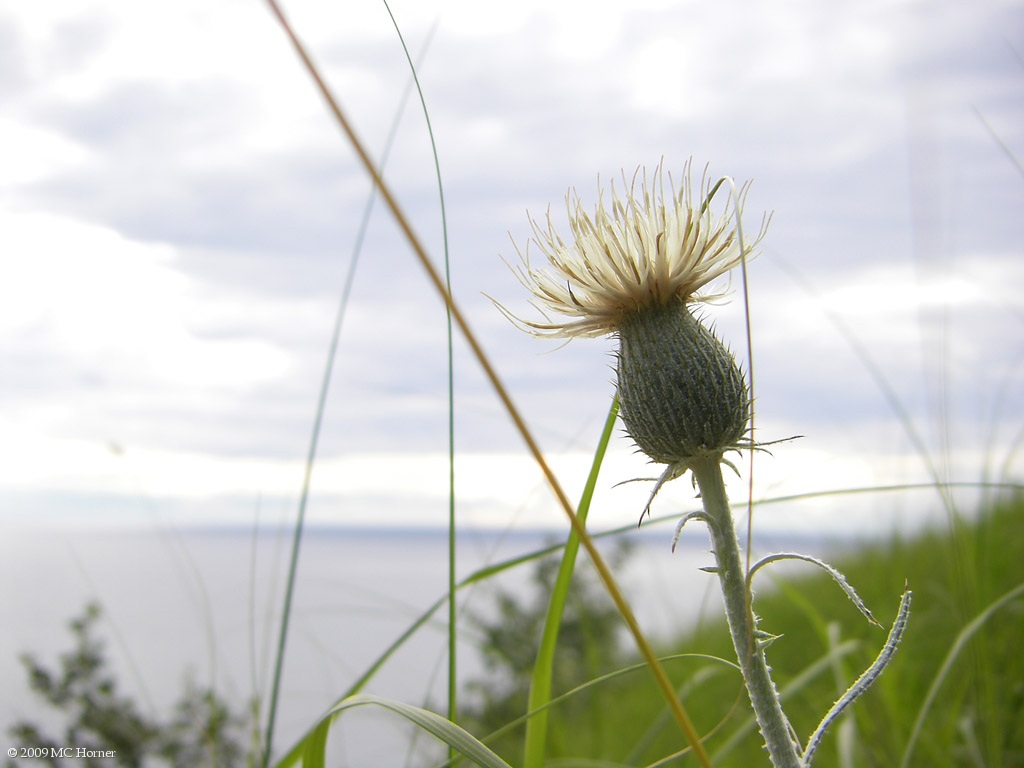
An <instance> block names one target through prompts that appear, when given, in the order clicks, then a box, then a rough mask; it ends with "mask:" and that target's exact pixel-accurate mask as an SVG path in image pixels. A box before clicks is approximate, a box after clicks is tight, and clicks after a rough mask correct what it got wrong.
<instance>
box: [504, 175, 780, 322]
mask: <svg viewBox="0 0 1024 768" xmlns="http://www.w3.org/2000/svg"><path fill="white" fill-rule="evenodd" d="M638 182H639V183H638ZM623 184H624V185H626V186H627V187H628V189H629V195H628V196H627V197H626V199H625V200H623V199H621V198H620V197H619V196H618V194H617V193H616V190H615V186H614V184H612V185H611V206H610V208H609V207H606V206H605V200H604V195H603V193H602V192H600V191H599V193H598V204H597V208H596V210H595V212H594V215H593V216H591V215H590V214H589V213H587V211H586V210H584V207H583V203H582V202H581V201H580V198H579V196H578V195H576V194H575V192H570V193H569V194H568V195H566V208H567V210H568V214H569V229H570V231H571V234H572V238H571V240H570V241H569V242H568V243H567V242H566V241H565V240H563V239H562V237H561V236H560V235H559V234H558V233H557V232H556V231H555V227H554V224H553V223H552V221H551V214H550V211H549V212H548V216H547V227H546V228H542V227H541V226H540V225H539V224H538V223H537V222H535V221H533V220H532V219H531V221H530V224H531V226H532V228H533V235H534V237H533V238H532V239H531V241H530V242H529V243H528V244H527V247H526V250H525V253H523V252H521V251H518V248H517V252H519V255H520V258H521V261H522V264H521V265H520V266H519V268H518V269H517V270H516V274H517V276H518V277H519V280H520V282H522V284H523V285H524V286H525V287H526V288H527V289H528V290H529V291H530V292H531V293H532V294H533V300H532V303H533V304H534V306H535V307H537V309H539V310H540V312H541V313H542V314H543V315H544V317H545V321H543V322H540V321H532V320H524V319H522V318H520V317H518V316H516V315H514V314H513V313H511V312H509V311H508V310H506V309H504V308H502V311H503V312H505V314H506V315H507V316H508V317H509V318H510V319H512V320H513V322H515V323H516V324H517V325H519V326H520V327H521V328H523V329H525V330H527V331H529V332H530V333H533V334H535V335H537V336H548V337H555V338H572V337H574V336H589V337H594V336H603V335H606V334H610V333H614V332H616V331H617V330H618V329H619V328H620V326H621V325H622V323H623V321H624V320H625V319H626V318H628V317H629V316H630V315H632V314H635V313H636V312H639V311H641V310H643V309H644V308H646V307H650V306H663V305H667V304H669V303H672V302H675V301H680V300H681V301H682V302H684V303H690V302H698V301H712V300H714V299H717V298H721V297H722V294H720V293H719V294H714V293H710V294H699V293H698V291H700V290H701V289H702V288H704V286H706V285H707V284H708V283H710V282H711V281H713V280H714V279H715V278H717V277H720V276H722V275H724V274H725V273H727V272H728V271H729V270H731V269H732V268H733V267H735V266H737V265H738V264H739V263H740V262H741V261H742V260H743V259H744V258H747V259H749V258H751V257H752V256H753V255H754V251H755V249H756V248H757V246H758V244H759V243H760V240H761V238H762V236H763V235H764V226H762V228H761V231H760V232H759V233H758V234H757V236H756V237H754V238H752V239H751V240H750V241H749V242H743V243H742V247H741V241H742V238H741V236H740V229H739V226H740V214H741V212H742V211H741V209H742V202H743V198H744V193H745V191H746V187H744V189H743V191H742V192H741V194H740V195H739V197H738V201H739V202H738V203H737V204H736V205H733V206H727V207H726V209H725V211H724V212H721V213H718V214H715V213H713V212H712V210H711V206H710V202H711V197H712V195H713V192H714V190H712V189H711V188H710V187H709V184H708V182H707V177H706V176H705V178H704V179H703V180H702V182H701V185H700V194H699V195H698V196H697V197H694V195H693V191H692V187H691V183H690V166H689V164H687V166H686V167H685V169H684V173H683V179H682V186H681V188H680V189H679V190H677V189H676V187H675V184H674V182H673V180H672V179H671V177H669V182H668V192H669V194H666V189H665V179H664V174H663V172H662V167H661V165H659V166H658V167H657V168H656V169H655V171H654V173H653V174H652V179H651V183H650V184H648V178H647V172H646V171H645V170H638V171H637V172H636V173H635V174H634V176H633V179H632V182H631V183H628V184H627V182H626V177H625V175H623ZM716 189H717V185H716ZM531 244H533V245H535V246H536V247H537V248H539V249H540V251H541V253H542V254H543V255H544V256H545V258H546V260H547V264H546V265H545V266H544V267H539V268H537V267H534V265H533V264H532V263H531V261H530V245H531ZM554 315H562V316H564V317H565V319H556V318H554V317H553V316H554Z"/></svg>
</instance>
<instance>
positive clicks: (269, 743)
mask: <svg viewBox="0 0 1024 768" xmlns="http://www.w3.org/2000/svg"><path fill="white" fill-rule="evenodd" d="M429 44H430V37H428V38H427V41H426V42H425V43H424V50H423V51H422V52H421V56H422V55H423V54H425V53H426V48H427V46H429ZM413 82H415V81H413ZM411 85H412V83H410V87H407V88H406V90H405V92H404V93H403V94H402V98H401V100H400V101H399V104H398V108H397V110H396V111H395V115H394V118H393V119H392V121H391V126H390V128H389V129H388V135H387V138H386V139H385V141H384V149H383V151H382V153H381V161H380V162H381V171H382V172H383V169H384V166H385V165H386V164H387V161H388V157H389V155H390V154H391V148H392V146H393V145H394V141H395V136H396V135H397V134H398V126H399V124H400V123H401V120H402V114H403V113H404V111H405V106H406V104H407V103H408V100H409V97H410V94H411V91H412V88H411ZM377 197H378V190H377V186H376V185H373V186H371V188H370V194H369V196H368V197H367V200H366V206H365V207H364V209H363V216H362V220H361V221H360V224H359V231H358V233H357V234H356V239H355V242H354V244H353V247H352V256H351V258H350V260H349V267H348V270H347V272H346V274H345V280H344V283H343V284H342V289H341V295H340V297H339V299H338V309H337V313H336V315H335V318H334V327H333V330H332V332H331V340H330V343H329V344H328V347H327V359H326V362H325V364H324V372H323V377H322V379H321V382H320V393H319V396H318V398H317V406H316V413H315V415H314V417H313V429H312V433H311V435H310V438H309V449H308V452H307V455H306V465H305V470H304V473H303V478H302V490H301V492H300V494H299V509H298V513H297V514H296V519H295V525H294V528H293V531H292V547H291V554H290V556H289V560H288V576H287V580H286V582H285V593H284V605H283V607H282V610H281V627H280V631H279V634H278V641H277V649H276V652H275V659H274V674H273V679H272V682H271V690H270V702H269V705H268V714H267V732H266V736H265V741H264V747H263V759H262V762H261V764H262V765H263V766H264V768H266V766H267V765H268V764H269V762H270V752H271V749H272V747H273V738H274V725H275V721H276V716H277V703H278V700H279V697H280V689H281V676H282V673H283V669H284V653H285V646H286V645H287V640H288V625H289V622H290V618H291V605H292V596H293V594H294V592H295V574H296V571H297V569H298V561H299V552H300V548H301V544H302V533H303V529H304V527H305V518H306V505H307V503H308V500H309V487H310V482H311V480H312V476H313V466H314V464H315V463H316V453H317V447H318V445H319V443H320V428H321V426H322V424H323V418H324V411H325V410H326V407H327V393H328V392H329V391H330V386H331V373H332V371H333V370H334V361H335V359H336V358H337V353H338V344H339V341H340V339H341V329H342V325H343V323H344V319H345V314H346V311H347V309H348V302H349V298H350V297H351V295H352V285H353V283H354V281H355V273H356V267H357V266H358V264H359V256H360V254H361V253H362V249H363V243H364V241H365V239H366V231H367V229H368V228H369V224H370V216H371V214H372V213H373V208H374V204H375V203H376V201H377ZM449 333H450V332H449Z"/></svg>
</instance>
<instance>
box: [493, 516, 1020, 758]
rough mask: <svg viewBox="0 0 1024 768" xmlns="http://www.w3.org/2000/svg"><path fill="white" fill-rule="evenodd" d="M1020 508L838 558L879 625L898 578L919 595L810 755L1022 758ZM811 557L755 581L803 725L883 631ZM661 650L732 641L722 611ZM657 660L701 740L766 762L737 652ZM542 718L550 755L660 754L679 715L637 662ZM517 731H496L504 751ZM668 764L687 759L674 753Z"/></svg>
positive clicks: (868, 656) (728, 754)
mask: <svg viewBox="0 0 1024 768" xmlns="http://www.w3.org/2000/svg"><path fill="white" fill-rule="evenodd" d="M1022 522H1024V500H1022V499H1021V498H1019V497H1018V498H1016V499H1013V500H1011V501H1007V502H1004V503H1001V504H999V505H997V506H996V507H995V508H993V509H992V510H991V511H990V512H989V513H988V514H985V515H984V516H982V517H980V518H979V519H978V520H976V521H974V522H971V523H967V522H963V521H956V522H954V523H953V524H952V527H949V528H945V529H942V530H929V531H927V532H925V533H923V534H920V535H918V536H915V537H914V538H911V539H905V540H904V539H901V538H899V537H897V538H895V539H893V540H890V541H886V542H883V543H878V544H873V545H870V546H866V547H865V548H864V549H862V550H860V551H857V552H855V553H851V554H849V555H848V556H845V557H843V558H842V559H841V560H840V561H838V562H836V563H833V564H834V565H836V566H837V567H838V568H839V570H840V571H842V572H843V573H844V574H845V575H846V576H847V578H848V580H849V581H850V583H851V584H852V585H853V586H854V588H855V589H856V590H857V591H858V593H859V594H860V595H861V597H862V598H863V599H864V600H865V602H866V603H867V604H868V606H869V607H870V608H871V609H872V610H873V612H875V614H876V616H877V618H878V619H879V621H880V622H881V623H882V624H883V625H885V626H888V623H889V621H891V619H892V614H893V612H894V611H895V608H896V605H897V603H898V597H899V594H900V592H901V591H902V589H903V584H904V581H905V580H906V581H907V582H908V583H909V585H910V587H911V589H912V590H913V592H914V603H913V611H912V616H911V620H910V625H909V629H908V631H907V634H906V637H905V639H904V642H903V644H902V646H901V647H900V649H899V651H898V652H897V654H896V657H895V660H894V661H893V663H892V665H891V667H890V668H889V669H887V670H886V672H885V674H883V675H882V676H881V677H880V678H879V680H878V681H877V682H876V684H875V685H874V687H873V688H872V689H871V690H869V691H868V693H867V694H865V696H864V697H863V698H862V699H860V700H859V701H858V702H856V703H855V704H854V705H853V706H852V708H851V709H850V710H848V711H847V712H846V713H845V714H844V716H843V717H842V718H841V719H840V720H839V722H837V723H836V724H835V725H833V727H832V729H831V730H830V732H829V733H828V735H827V736H826V737H825V741H824V743H823V745H822V747H821V748H820V750H819V751H818V753H817V755H816V759H815V763H814V764H815V765H816V766H840V767H844V766H897V765H907V766H1004V767H1008V766H1021V765H1024V656H1022V654H1021V652H1020V648H1021V642H1022V640H1024V538H1022V537H1021V536H1020V532H1021V530H1022ZM808 570H809V573H808V574H807V575H806V576H802V575H797V576H788V577H787V578H785V579H780V580H773V581H772V582H771V583H770V584H769V583H767V581H766V582H764V583H761V585H760V589H759V592H760V595H759V596H758V597H757V599H756V603H755V609H756V610H757V613H758V614H759V615H760V616H761V617H762V624H761V626H762V628H763V629H765V630H767V631H769V632H771V633H773V634H777V635H780V637H779V639H778V640H776V641H775V642H774V643H773V644H772V645H771V646H770V648H769V650H768V659H769V662H770V663H771V665H772V667H773V669H774V672H775V677H776V682H777V683H778V685H779V687H780V689H781V690H782V691H783V695H784V703H785V705H786V711H787V714H788V715H789V716H790V719H791V721H792V723H793V726H794V727H795V729H796V730H797V733H798V734H800V735H801V736H802V738H804V739H806V737H807V735H808V734H809V733H810V732H811V731H812V730H813V729H814V727H815V726H816V725H817V723H818V721H819V720H820V719H821V717H822V714H823V713H824V712H825V711H826V710H827V709H828V707H829V706H830V705H831V704H832V702H833V701H834V700H835V699H836V698H837V697H838V696H839V695H840V694H841V693H842V692H843V691H844V690H845V689H846V688H847V686H848V685H849V684H850V683H851V682H852V681H853V680H854V679H855V678H856V677H857V676H858V675H859V674H860V672H861V671H862V670H863V669H865V668H866V667H867V666H868V665H869V664H870V663H871V660H872V659H873V658H874V657H875V655H876V654H877V653H878V651H879V649H880V647H881V645H882V643H883V641H884V638H885V632H884V631H883V630H882V629H880V628H878V627H875V626H872V625H870V624H868V623H867V622H866V621H864V619H863V617H862V616H861V615H860V614H859V613H858V612H857V611H856V610H855V609H854V608H853V606H851V605H850V604H849V602H848V601H847V600H846V598H845V597H844V595H843V594H842V593H841V592H840V591H839V589H837V588H836V585H835V584H834V583H833V581H832V579H831V578H830V577H829V576H828V575H826V574H824V573H818V572H816V571H814V569H810V568H808ZM1008 596H1009V597H1008ZM660 651H661V653H663V654H665V656H666V657H667V656H669V655H672V654H706V655H707V656H714V657H718V658H720V659H729V658H731V656H732V648H731V645H730V641H729V637H728V634H727V632H726V629H725V627H724V623H723V622H714V623H710V624H708V625H706V626H703V627H700V628H699V629H698V630H697V631H695V632H694V633H693V634H692V635H689V636H686V637H681V638H679V639H678V640H677V641H675V642H673V643H671V644H670V645H666V646H663V647H661V648H660ZM602 663H604V664H606V665H607V666H606V667H605V668H604V669H603V670H601V672H602V673H608V672H611V671H612V670H613V669H618V668H622V667H624V666H626V665H627V664H628V662H624V661H621V660H617V661H612V660H611V659H609V658H607V657H606V658H605V659H603V661H602ZM667 667H668V669H669V671H670V673H671V675H672V677H673V680H674V682H675V683H676V684H677V685H678V686H679V689H680V690H681V691H682V692H684V695H685V702H686V704H687V707H688V709H689V711H690V712H691V713H692V715H693V717H694V719H695V721H696V724H697V726H698V728H699V730H700V731H701V733H709V732H712V731H714V733H713V735H711V736H710V738H709V739H708V742H707V743H708V746H709V751H710V753H711V756H712V760H713V763H714V765H716V766H754V765H765V764H767V756H766V755H765V754H764V752H763V749H762V741H761V739H760V737H759V736H758V734H757V733H756V729H755V728H754V727H753V720H752V717H751V714H750V709H749V704H748V702H747V701H746V696H745V693H744V691H743V688H742V684H741V680H740V677H739V674H738V673H737V672H736V670H735V669H734V668H732V667H730V666H727V665H725V664H722V663H720V662H713V661H710V660H708V659H707V658H701V657H688V658H681V659H678V660H676V661H672V662H668V663H667ZM596 677H600V674H598V675H596ZM556 693H560V692H557V691H556ZM550 727H551V733H550V741H549V752H548V761H547V762H546V763H545V764H546V765H552V766H555V765H565V766H568V765H594V766H597V765H600V766H610V765H656V764H662V763H661V762H660V761H661V760H663V759H665V758H666V757H667V756H669V755H672V754H673V753H675V752H676V751H677V750H679V749H680V740H681V739H680V734H679V731H678V728H677V727H675V724H674V723H673V722H671V720H670V719H669V718H668V717H667V716H666V713H665V711H664V706H663V704H662V702H661V701H660V699H659V698H658V697H657V696H655V695H652V685H651V682H650V679H649V675H647V674H646V671H645V670H643V669H639V670H637V671H636V672H634V673H631V674H628V675H623V676H620V677H616V678H614V679H611V680H609V681H607V682H604V683H600V684H598V685H595V686H592V687H588V688H586V689H585V690H584V691H582V692H580V693H579V694H577V695H575V696H573V697H570V698H569V699H568V700H566V701H565V702H564V703H561V704H558V705H557V706H556V707H555V709H554V711H553V714H552V716H551V723H550ZM520 735H521V733H518V734H517V733H511V734H508V735H507V736H506V737H505V738H504V739H503V740H501V741H498V742H495V743H494V744H492V746H493V747H494V748H495V749H496V751H498V752H499V753H502V755H503V756H504V757H505V758H506V759H507V760H509V761H510V762H513V764H514V763H515V761H516V760H517V758H518V755H519V753H520V751H521V745H520V743H519V742H520V738H519V736H520ZM912 736H913V737H914V739H913V743H911V739H912ZM901 760H902V761H903V762H901ZM664 764H671V765H693V764H696V763H695V762H694V761H693V760H692V758H687V757H680V758H678V759H676V760H671V761H669V762H666V763H664Z"/></svg>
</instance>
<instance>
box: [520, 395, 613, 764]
mask: <svg viewBox="0 0 1024 768" xmlns="http://www.w3.org/2000/svg"><path fill="white" fill-rule="evenodd" d="M618 414H619V401H618V398H613V399H612V404H611V407H610V408H609V409H608V418H607V419H605V423H604V430H603V431H602V432H601V439H600V440H599V441H598V444H597V450H596V451H595V452H594V461H593V463H592V464H591V466H590V474H589V475H588V476H587V483H586V485H585V486H584V488H583V495H582V496H581V497H580V503H579V506H578V507H577V508H576V516H577V517H578V518H579V519H580V522H582V523H586V521H587V514H588V513H589V512H590V502H591V501H592V500H593V498H594V488H595V487H596V485H597V476H598V474H600V471H601V464H602V463H604V456H605V452H606V451H607V450H608V442H609V440H611V436H612V431H613V430H614V428H615V419H616V417H617V416H618ZM579 550H580V537H579V535H577V533H576V531H575V530H574V529H573V530H570V532H569V539H568V541H566V543H565V550H564V552H563V553H562V562H561V563H560V564H559V566H558V575H557V576H556V577H555V583H554V586H553V588H552V590H551V601H550V602H549V603H548V612H547V616H546V617H545V619H544V631H543V634H542V635H541V642H540V648H539V649H538V651H537V660H536V662H535V664H534V667H533V676H532V678H531V680H530V697H529V704H528V709H529V711H531V712H533V711H536V712H537V713H538V714H537V715H536V717H532V718H530V719H529V720H528V721H527V723H526V739H525V743H524V748H523V768H540V766H542V765H544V749H545V746H546V743H547V733H548V711H547V709H546V705H547V703H548V702H549V701H550V700H551V679H552V675H553V672H554V663H555V649H556V648H557V646H558V632H559V629H560V628H561V624H562V614H563V613H564V612H565V603H566V600H567V599H568V596H569V586H570V584H571V582H572V574H573V570H574V569H575V567H576V555H577V554H578V553H579Z"/></svg>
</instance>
